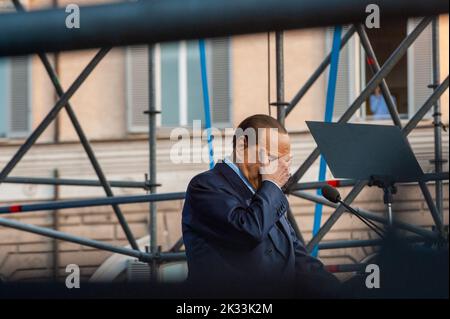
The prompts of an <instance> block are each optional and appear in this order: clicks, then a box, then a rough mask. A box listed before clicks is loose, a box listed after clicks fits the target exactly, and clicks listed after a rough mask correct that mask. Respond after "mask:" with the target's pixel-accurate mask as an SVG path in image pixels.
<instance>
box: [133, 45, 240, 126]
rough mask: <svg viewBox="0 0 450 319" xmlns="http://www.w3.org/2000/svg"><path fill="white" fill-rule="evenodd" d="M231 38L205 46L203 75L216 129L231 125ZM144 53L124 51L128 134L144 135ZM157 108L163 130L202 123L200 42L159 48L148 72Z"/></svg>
mask: <svg viewBox="0 0 450 319" xmlns="http://www.w3.org/2000/svg"><path fill="white" fill-rule="evenodd" d="M229 42H230V40H229V38H218V39H212V40H208V41H207V53H206V55H207V59H208V61H207V69H208V81H209V83H208V84H209V93H210V103H211V114H212V120H213V123H214V125H215V126H220V125H225V124H228V123H229V122H230V103H231V99H230V53H229V47H230V45H229ZM148 73H149V71H148V48H147V47H146V46H134V47H129V48H128V49H127V108H128V128H129V131H130V132H143V131H146V130H147V123H148V120H147V116H145V115H144V114H143V112H144V111H145V110H147V109H148V99H149V94H148V93H149V81H148V79H149V78H148V76H149V75H148ZM151 73H152V75H151V76H152V77H153V81H154V88H155V92H154V94H152V97H153V98H154V99H155V100H154V102H155V106H156V108H157V109H159V110H161V114H160V115H158V117H157V121H158V125H159V126H161V127H176V126H190V125H192V121H193V120H201V121H202V123H203V122H204V112H203V93H202V92H203V91H202V80H201V71H200V53H199V48H198V41H180V42H170V43H162V44H158V45H157V46H156V47H155V52H154V70H152V72H151Z"/></svg>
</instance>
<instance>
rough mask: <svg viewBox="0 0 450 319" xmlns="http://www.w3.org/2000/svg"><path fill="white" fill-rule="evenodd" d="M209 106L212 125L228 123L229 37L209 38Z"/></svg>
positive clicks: (229, 101)
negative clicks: (210, 95)
mask: <svg viewBox="0 0 450 319" xmlns="http://www.w3.org/2000/svg"><path fill="white" fill-rule="evenodd" d="M210 54H211V57H210V70H211V71H210V72H209V74H210V77H211V78H210V80H209V82H210V86H211V92H212V97H211V103H212V105H211V108H212V110H211V111H212V120H213V123H214V125H217V124H219V125H220V124H228V123H230V108H231V105H230V104H231V94H230V38H228V37H227V38H215V39H211V40H210Z"/></svg>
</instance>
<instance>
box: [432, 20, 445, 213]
mask: <svg viewBox="0 0 450 319" xmlns="http://www.w3.org/2000/svg"><path fill="white" fill-rule="evenodd" d="M431 32H432V33H431V41H432V64H433V83H432V87H433V89H436V87H437V85H438V84H439V81H440V70H439V68H440V61H439V17H438V16H435V17H434V19H433V22H432V29H431ZM441 115H442V114H441V103H440V101H439V99H438V100H436V103H435V104H434V108H433V125H434V171H435V172H436V173H440V172H442V169H443V164H444V159H443V157H442V129H443V125H444V124H443V123H442V122H441ZM435 192H436V209H437V213H438V214H439V217H440V219H441V220H443V218H444V211H443V206H444V204H443V197H444V194H443V189H442V181H436V185H435Z"/></svg>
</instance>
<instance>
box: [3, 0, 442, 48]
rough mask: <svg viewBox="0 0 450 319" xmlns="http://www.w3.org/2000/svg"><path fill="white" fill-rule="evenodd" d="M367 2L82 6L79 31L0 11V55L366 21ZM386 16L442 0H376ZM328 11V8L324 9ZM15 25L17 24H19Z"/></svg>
mask: <svg viewBox="0 0 450 319" xmlns="http://www.w3.org/2000/svg"><path fill="white" fill-rule="evenodd" d="M370 3H371V2H370V1H368V0H359V1H355V0H323V1H310V0H284V1H283V2H282V5H280V1H279V0H246V1H242V0H210V1H204V0H169V1H167V0H153V1H127V2H122V3H114V4H102V5H95V6H81V7H80V16H81V17H82V18H81V24H82V26H81V28H79V29H77V30H76V31H74V30H73V29H68V28H67V27H66V25H65V23H64V22H65V19H66V17H67V13H66V12H65V10H64V8H62V9H50V10H38V11H34V12H29V13H16V14H11V13H7V14H2V18H1V19H0V39H2V41H1V42H0V56H6V55H24V54H30V53H36V52H49V51H52V52H54V51H65V50H77V49H87V48H95V47H97V48H98V47H107V46H125V45H133V44H142V43H145V44H149V43H157V42H163V41H175V40H181V39H199V38H211V37H221V36H230V35H235V34H249V33H259V32H268V31H280V30H290V29H299V28H311V27H318V26H326V25H338V24H339V25H342V24H348V23H357V22H363V21H365V19H366V17H367V13H366V7H367V5H368V4H370ZM377 5H378V6H379V7H380V9H381V11H382V14H383V17H384V18H385V19H389V18H401V17H409V16H424V15H437V14H440V13H446V12H448V11H449V8H448V3H447V2H446V1H442V0H428V1H426V2H424V1H423V0H396V1H392V0H378V1H377ZM326 8H328V9H326ZM17 26H20V28H18V27H17Z"/></svg>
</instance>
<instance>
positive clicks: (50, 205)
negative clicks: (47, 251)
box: [0, 192, 185, 214]
mask: <svg viewBox="0 0 450 319" xmlns="http://www.w3.org/2000/svg"><path fill="white" fill-rule="evenodd" d="M184 196H185V193H184V192H179V193H162V194H148V195H134V196H114V197H102V198H88V199H76V200H60V201H51V202H43V203H34V204H23V205H20V204H18V205H8V206H0V214H8V213H25V212H34V211H40V210H57V209H69V208H80V207H93V206H105V205H113V204H114V205H118V204H134V203H145V202H160V201H169V200H177V199H184Z"/></svg>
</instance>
